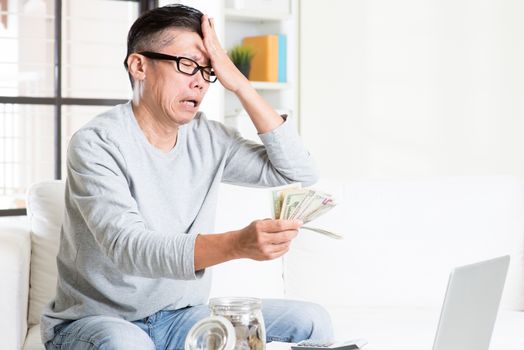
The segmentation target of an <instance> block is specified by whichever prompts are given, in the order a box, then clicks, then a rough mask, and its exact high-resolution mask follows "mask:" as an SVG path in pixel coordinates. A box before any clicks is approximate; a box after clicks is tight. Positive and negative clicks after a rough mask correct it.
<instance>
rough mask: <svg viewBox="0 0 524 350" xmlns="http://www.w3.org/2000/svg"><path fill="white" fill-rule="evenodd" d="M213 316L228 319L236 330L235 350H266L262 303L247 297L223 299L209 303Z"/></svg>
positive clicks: (216, 299) (212, 300)
mask: <svg viewBox="0 0 524 350" xmlns="http://www.w3.org/2000/svg"><path fill="white" fill-rule="evenodd" d="M209 308H210V310H211V315H212V316H221V317H224V318H226V319H228V320H229V321H230V322H231V324H232V325H233V328H234V329H235V337H236V342H235V347H234V350H265V348H266V329H265V326H264V318H263V317H262V301H261V300H260V299H257V298H247V297H222V298H213V299H211V300H210V301H209Z"/></svg>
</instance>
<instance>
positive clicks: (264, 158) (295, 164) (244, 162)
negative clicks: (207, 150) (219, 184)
mask: <svg viewBox="0 0 524 350" xmlns="http://www.w3.org/2000/svg"><path fill="white" fill-rule="evenodd" d="M293 124H294V123H293V121H292V120H290V118H287V119H286V120H285V121H284V123H283V124H281V125H280V126H278V127H277V128H275V129H274V130H272V131H270V132H267V133H264V134H260V135H259V136H260V139H261V141H262V145H260V144H257V143H254V142H251V141H248V140H245V139H243V138H242V137H240V136H239V135H238V134H236V135H235V136H234V141H233V142H232V145H231V146H230V149H229V153H228V158H227V162H226V165H225V169H224V176H223V181H224V182H228V183H236V184H242V185H255V186H277V185H282V184H286V183H291V182H301V183H302V184H303V185H304V186H309V185H312V184H313V183H315V182H316V181H317V179H318V176H317V173H316V170H315V166H314V162H313V159H312V157H311V155H310V154H309V152H308V151H307V150H306V149H305V147H304V146H303V144H302V141H301V139H300V137H299V135H298V133H297V131H296V128H295V127H294V125H293Z"/></svg>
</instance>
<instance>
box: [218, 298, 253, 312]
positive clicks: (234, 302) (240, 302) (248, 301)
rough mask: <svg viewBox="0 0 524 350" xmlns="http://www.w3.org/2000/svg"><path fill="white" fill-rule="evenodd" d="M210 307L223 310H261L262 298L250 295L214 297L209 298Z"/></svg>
mask: <svg viewBox="0 0 524 350" xmlns="http://www.w3.org/2000/svg"><path fill="white" fill-rule="evenodd" d="M209 307H210V308H211V309H212V310H217V311H218V310H219V311H223V312H227V311H231V312H250V311H252V310H259V309H260V308H261V307H262V300H260V299H258V298H249V297H220V298H212V299H210V300H209Z"/></svg>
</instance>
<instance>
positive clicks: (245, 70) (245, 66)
mask: <svg viewBox="0 0 524 350" xmlns="http://www.w3.org/2000/svg"><path fill="white" fill-rule="evenodd" d="M237 68H238V70H239V71H240V72H241V73H242V74H244V76H245V77H246V78H248V79H249V71H250V70H251V63H244V64H239V65H237Z"/></svg>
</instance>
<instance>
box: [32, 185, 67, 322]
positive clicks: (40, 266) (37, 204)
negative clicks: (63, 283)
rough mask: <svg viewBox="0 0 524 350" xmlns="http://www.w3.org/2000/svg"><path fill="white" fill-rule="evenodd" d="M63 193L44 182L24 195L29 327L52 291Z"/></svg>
mask: <svg viewBox="0 0 524 350" xmlns="http://www.w3.org/2000/svg"><path fill="white" fill-rule="evenodd" d="M64 189H65V185H64V182H63V181H59V180H56V181H45V182H40V183H37V184H34V185H33V186H31V187H30V188H29V190H28V194H27V215H28V218H29V223H30V228H31V274H30V289H29V315H28V323H29V325H30V326H32V325H35V324H38V323H40V315H41V314H42V310H43V308H44V306H45V305H46V304H47V303H48V302H49V301H50V300H51V299H52V298H53V297H54V295H55V291H56V275H57V268H56V255H57V253H58V246H59V239H60V227H61V225H62V221H63V219H64Z"/></svg>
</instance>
